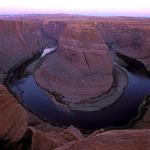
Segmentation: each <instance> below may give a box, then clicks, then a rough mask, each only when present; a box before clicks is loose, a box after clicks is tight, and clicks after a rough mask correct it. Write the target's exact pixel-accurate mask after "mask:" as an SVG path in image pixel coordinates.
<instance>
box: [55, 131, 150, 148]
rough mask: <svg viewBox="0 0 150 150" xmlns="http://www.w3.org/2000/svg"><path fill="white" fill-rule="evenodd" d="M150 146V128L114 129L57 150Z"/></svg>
mask: <svg viewBox="0 0 150 150" xmlns="http://www.w3.org/2000/svg"><path fill="white" fill-rule="evenodd" d="M149 147H150V130H122V131H121V130H118V131H117V130H116V131H115V130H114V131H107V132H104V133H100V134H96V135H95V136H93V137H90V138H87V139H84V140H81V141H78V142H74V143H73V144H70V145H66V146H64V147H60V148H57V149H56V150H70V149H71V150H79V149H80V150H85V149H86V150H94V149H97V150H101V149H102V150H110V149H111V150H146V149H149Z"/></svg>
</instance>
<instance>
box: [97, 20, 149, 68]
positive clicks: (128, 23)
mask: <svg viewBox="0 0 150 150" xmlns="http://www.w3.org/2000/svg"><path fill="white" fill-rule="evenodd" d="M97 29H98V30H99V31H100V35H103V39H104V41H105V43H106V44H107V45H108V46H109V48H110V49H111V50H114V51H118V52H120V53H123V54H124V55H127V56H129V57H132V58H135V59H137V60H139V61H141V62H142V63H143V64H144V65H145V66H146V67H147V68H149V66H150V50H149V48H150V19H141V18H139V19H135V18H132V19H129V18H115V19H111V18H109V19H103V20H101V19H100V20H99V21H98V23H97Z"/></svg>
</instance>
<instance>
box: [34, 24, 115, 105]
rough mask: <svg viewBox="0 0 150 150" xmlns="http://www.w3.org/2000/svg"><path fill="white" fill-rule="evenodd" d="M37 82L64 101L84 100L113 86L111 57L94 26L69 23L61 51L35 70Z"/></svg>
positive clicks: (60, 41) (64, 33) (50, 56)
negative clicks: (62, 97)
mask: <svg viewBox="0 0 150 150" xmlns="http://www.w3.org/2000/svg"><path fill="white" fill-rule="evenodd" d="M35 77H36V80H37V82H38V83H39V84H40V85H41V86H42V87H44V88H46V89H48V90H49V91H50V92H56V94H58V95H62V96H64V99H63V100H64V101H65V102H67V103H69V102H71V101H73V102H75V101H82V100H83V101H84V99H86V98H89V97H94V96H97V95H101V94H103V93H105V92H106V91H107V90H108V89H109V88H110V87H111V85H112V81H113V77H112V59H111V57H110V54H109V52H108V49H107V46H106V45H105V43H104V41H103V39H102V38H101V36H99V35H98V33H97V31H96V28H95V25H94V24H93V23H88V22H76V23H70V24H68V25H67V27H66V28H65V30H64V32H63V33H62V34H61V36H60V38H59V47H58V50H57V51H56V52H54V53H52V54H51V55H49V56H48V57H47V59H46V60H45V62H43V64H42V65H41V66H40V68H39V69H37V70H36V72H35Z"/></svg>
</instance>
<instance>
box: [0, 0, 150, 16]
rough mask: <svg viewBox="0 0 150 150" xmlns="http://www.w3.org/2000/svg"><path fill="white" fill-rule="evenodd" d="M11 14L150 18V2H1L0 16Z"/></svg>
mask: <svg viewBox="0 0 150 150" xmlns="http://www.w3.org/2000/svg"><path fill="white" fill-rule="evenodd" d="M10 13H11V14H12V13H13V14H16V13H17V14H18V13H22V14H32V13H38V14H39V13H42V14H43V13H74V14H87V15H101V16H103V15H104V16H105V15H108V16H111V15H116V16H148V17H150V0H0V14H10Z"/></svg>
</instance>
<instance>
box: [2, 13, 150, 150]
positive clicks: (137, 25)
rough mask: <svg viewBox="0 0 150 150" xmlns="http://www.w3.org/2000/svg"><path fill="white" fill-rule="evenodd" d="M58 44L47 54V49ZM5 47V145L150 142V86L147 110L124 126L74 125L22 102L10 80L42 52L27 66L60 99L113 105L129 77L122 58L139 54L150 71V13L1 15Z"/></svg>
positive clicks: (87, 106)
mask: <svg viewBox="0 0 150 150" xmlns="http://www.w3.org/2000/svg"><path fill="white" fill-rule="evenodd" d="M55 46H56V47H57V48H56V50H55V51H53V52H51V53H50V54H47V55H45V56H44V57H43V58H40V56H41V55H42V53H43V50H44V49H47V48H51V47H55ZM0 53H1V55H0V149H3V150H5V149H6V150H7V149H12V150H13V149H14V150H22V149H27V150H28V149H29V150H30V149H32V150H48V149H56V150H57V149H58V150H59V149H60V150H61V149H62V150H67V149H73V150H76V149H90V150H92V149H103V150H107V149H110V148H111V149H112V150H113V149H115V150H116V149H119V150H130V149H135V150H146V149H149V148H150V98H149V94H150V93H147V95H145V100H144V99H143V103H142V104H141V105H140V107H141V112H140V117H139V118H138V119H135V121H134V122H132V123H131V124H130V125H129V126H128V127H124V128H125V129H124V128H113V129H101V128H100V129H98V130H96V131H87V132H86V131H83V132H81V131H82V130H81V131H80V129H78V128H77V127H74V126H72V125H71V126H69V127H63V126H56V125H52V124H49V123H48V122H47V120H45V119H44V118H42V117H39V116H37V115H36V114H35V113H34V112H32V110H29V109H28V108H26V107H25V106H23V105H22V104H21V101H20V99H19V98H18V97H17V96H16V95H15V94H14V93H13V92H12V91H11V89H10V87H9V81H10V79H11V77H12V76H13V74H15V73H16V72H17V71H19V72H24V70H22V68H23V67H22V64H26V63H28V61H29V62H30V60H32V58H34V57H37V58H38V60H39V61H38V62H37V63H35V64H33V66H31V68H29V70H28V72H27V73H29V72H31V74H32V75H33V77H34V79H35V81H36V83H37V84H38V86H40V87H41V88H42V89H43V90H45V91H46V93H47V95H48V97H50V98H51V99H52V100H53V102H54V103H55V105H56V106H61V107H63V108H65V109H66V111H69V110H79V111H88V112H90V111H91V112H92V111H98V110H100V109H102V108H104V107H106V106H108V105H113V103H115V102H116V101H117V100H118V99H119V97H121V95H122V94H123V92H124V89H125V88H126V87H127V85H128V78H127V75H126V73H125V72H124V71H123V69H121V68H120V66H119V65H118V64H117V63H118V62H119V63H120V64H121V65H122V66H125V67H128V66H130V65H129V64H128V63H127V62H126V60H130V61H131V60H132V61H133V60H136V62H138V63H139V64H140V65H141V66H142V68H144V70H145V72H146V74H147V75H148V76H149V74H150V19H149V18H130V17H86V16H72V15H16V16H11V15H10V16H0ZM122 58H123V59H122ZM132 61H131V62H130V63H131V64H132V65H133V63H132ZM133 66H134V65H133ZM134 67H135V66H134ZM18 76H19V78H20V75H18ZM139 82H140V81H139ZM133 94H136V93H133ZM79 117H80V116H79ZM104 117H105V116H104ZM88 132H89V133H88Z"/></svg>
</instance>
